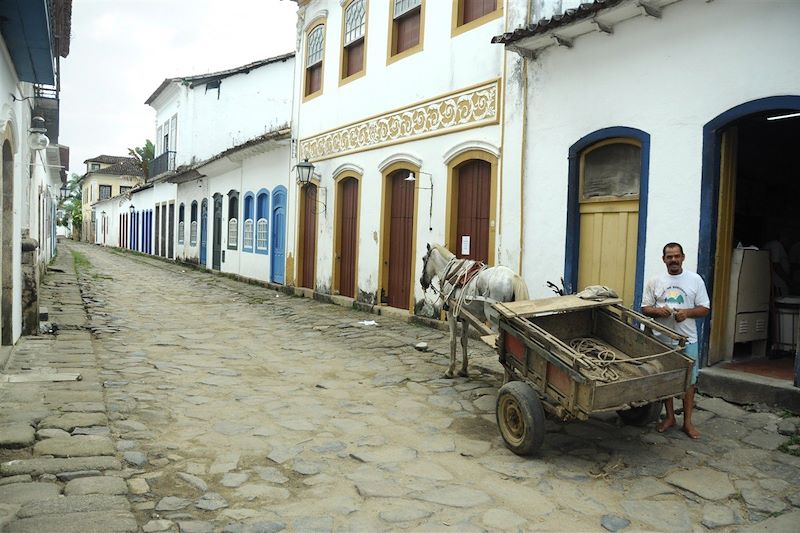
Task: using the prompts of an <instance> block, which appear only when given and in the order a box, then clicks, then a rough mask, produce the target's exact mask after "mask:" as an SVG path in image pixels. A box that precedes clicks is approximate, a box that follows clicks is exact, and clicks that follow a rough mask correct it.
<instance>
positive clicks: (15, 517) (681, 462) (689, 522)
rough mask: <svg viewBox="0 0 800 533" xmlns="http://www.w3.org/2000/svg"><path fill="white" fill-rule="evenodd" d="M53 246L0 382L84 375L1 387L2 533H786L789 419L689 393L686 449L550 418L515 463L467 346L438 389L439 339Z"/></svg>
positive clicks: (799, 463) (479, 360)
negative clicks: (465, 372)
mask: <svg viewBox="0 0 800 533" xmlns="http://www.w3.org/2000/svg"><path fill="white" fill-rule="evenodd" d="M59 250H60V251H59V254H60V255H59V258H58V260H57V265H56V266H57V268H59V269H61V270H63V272H60V273H59V272H54V273H51V274H49V275H48V278H47V281H46V283H45V288H44V290H45V291H46V292H47V294H48V296H47V298H49V299H50V300H51V301H50V302H47V303H46V304H45V305H47V306H48V307H49V308H50V314H51V321H52V322H53V323H55V324H56V325H57V326H58V328H59V330H58V331H57V333H58V334H57V335H55V336H53V335H44V336H40V337H35V338H25V339H23V340H22V341H21V342H20V343H19V344H18V346H17V347H15V348H14V351H13V352H12V354H11V357H10V359H9V362H8V364H7V366H6V369H5V375H8V376H12V375H16V376H20V375H24V374H26V373H30V372H32V371H36V370H39V371H40V372H46V371H50V372H52V371H53V370H52V369H53V368H57V370H58V371H59V372H80V373H81V375H82V377H83V379H82V381H78V382H52V383H49V382H47V383H45V382H37V383H26V382H18V383H13V382H12V383H0V435H3V438H2V439H1V440H2V441H3V446H4V449H2V450H0V459H1V460H2V465H0V476H2V477H0V526H4V527H5V528H7V529H8V531H48V530H53V529H56V528H57V529H58V530H59V531H60V532H62V533H63V532H66V531H82V532H86V531H136V530H137V529H138V530H143V531H148V532H151V531H187V532H204V531H229V532H238V531H242V532H250V531H252V532H266V531H279V530H282V529H288V530H296V531H380V530H397V529H410V530H414V531H459V532H461V531H473V530H474V531H485V530H489V531H496V530H511V531H528V530H557V531H577V530H585V531H597V530H602V529H603V528H605V529H606V530H609V531H618V530H623V529H625V530H659V531H692V530H694V531H701V530H704V529H705V528H709V529H715V528H721V529H722V530H730V529H749V528H752V529H753V530H759V531H761V530H763V531H796V530H797V527H798V524H800V509H798V507H800V488H798V487H800V457H795V456H792V455H788V454H786V453H783V452H781V451H779V450H778V449H777V448H778V447H779V446H780V445H781V444H782V443H783V442H785V441H786V440H787V439H788V437H787V436H786V434H792V433H793V432H794V431H795V430H796V426H797V424H798V419H797V418H792V417H786V416H784V417H782V416H781V415H782V413H776V412H767V411H763V412H753V411H746V410H744V409H742V408H740V407H737V406H734V405H732V404H728V403H726V402H724V401H722V400H719V399H714V398H705V397H700V398H699V399H698V407H699V411H698V412H697V416H696V420H697V423H698V429H699V430H700V431H701V432H702V435H703V437H702V439H701V440H699V441H692V440H691V439H689V438H687V437H686V436H685V435H684V434H683V433H682V432H680V431H677V430H673V431H670V432H667V433H665V434H658V433H656V432H655V430H654V429H653V428H652V427H647V428H635V427H626V426H622V425H621V424H620V423H619V421H618V419H617V418H616V416H611V415H609V416H608V417H606V418H604V419H592V420H590V421H589V422H575V423H560V422H555V421H552V420H548V421H547V428H548V432H547V435H546V437H545V442H544V446H543V448H542V451H541V453H540V454H539V455H537V456H535V457H532V458H521V457H517V456H516V455H514V454H512V453H511V452H510V451H508V450H507V449H506V448H505V446H504V444H503V441H502V439H501V438H500V436H499V433H498V431H497V427H496V423H495V415H494V406H495V397H496V393H497V389H498V387H499V386H500V384H501V382H502V376H501V368H500V366H499V364H498V363H497V362H496V356H495V354H494V353H493V352H491V351H490V350H488V349H487V348H486V347H485V346H480V343H478V342H477V341H472V343H471V347H472V353H473V354H474V355H475V356H474V358H473V360H472V364H471V366H470V371H471V374H472V375H471V377H470V378H469V379H464V378H459V379H455V380H446V379H443V378H442V376H443V373H444V370H445V368H446V363H447V353H448V350H449V349H448V347H447V338H446V335H445V333H444V332H442V331H439V330H434V329H429V328H425V327H422V326H418V325H413V324H410V323H406V322H403V321H400V320H396V319H393V318H389V317H385V316H376V315H369V314H366V313H361V312H356V311H353V310H351V309H345V308H343V307H339V306H335V305H330V304H323V303H319V302H316V301H312V300H308V299H304V298H297V297H290V296H287V295H285V294H283V293H278V292H275V291H273V290H269V289H266V288H263V287H260V286H256V285H248V284H245V283H242V282H238V281H234V280H231V279H228V278H226V277H223V276H215V275H211V274H209V273H206V272H200V271H196V270H192V269H187V268H185V267H182V266H181V265H177V264H172V263H166V262H163V261H160V260H156V259H152V258H147V257H144V256H140V255H131V254H126V253H121V252H113V251H110V250H106V249H102V248H99V247H90V246H87V245H81V244H77V243H71V242H68V243H62V244H61V245H60V248H59ZM73 256H75V257H76V266H77V268H78V280H79V283H78V284H77V285H76V284H75V277H74V274H73V272H74V271H73V270H72V268H73V267H72V259H73ZM70 279H71V280H70ZM78 285H79V288H80V294H81V296H82V300H83V304H84V306H85V309H86V310H87V312H88V321H87V322H86V323H85V327H84V320H86V319H85V317H84V316H83V315H82V314H81V309H80V305H79V304H80V301H79V299H78V298H77V289H76V286H78ZM70 287H72V289H70ZM70 290H72V291H73V292H70ZM48 291H49V292H48ZM371 320H374V321H375V322H377V324H376V325H365V324H363V323H361V322H363V321H371ZM86 328H88V330H89V331H91V335H89V334H88V333H87V331H86ZM420 342H426V343H427V344H428V345H429V350H428V351H426V352H422V351H418V350H416V349H415V345H416V344H417V343H420ZM46 366H47V367H48V368H49V369H50V370H48V369H47V368H44V367H46ZM4 428H5V429H4ZM12 429H13V432H12ZM12 436H14V437H15V438H11V437H12ZM59 461H60V462H59ZM69 461H71V463H70V462H69ZM76 472H77V473H76ZM60 494H63V496H59V495H60ZM125 496H127V500H126V498H125ZM93 527H94V529H93Z"/></svg>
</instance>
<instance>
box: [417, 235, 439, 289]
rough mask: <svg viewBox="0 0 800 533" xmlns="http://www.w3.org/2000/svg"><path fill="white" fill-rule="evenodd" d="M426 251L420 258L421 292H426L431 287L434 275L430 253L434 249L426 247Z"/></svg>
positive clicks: (429, 246)
mask: <svg viewBox="0 0 800 533" xmlns="http://www.w3.org/2000/svg"><path fill="white" fill-rule="evenodd" d="M427 247H428V250H427V251H426V252H425V255H424V256H422V275H421V276H420V277H419V284H420V285H422V289H423V290H426V291H427V290H428V288H429V287H430V286H431V281H432V280H433V276H434V275H435V274H436V270H435V269H434V268H433V264H432V261H431V260H430V258H431V252H432V251H433V250H434V248H431V245H430V244H428V245H427Z"/></svg>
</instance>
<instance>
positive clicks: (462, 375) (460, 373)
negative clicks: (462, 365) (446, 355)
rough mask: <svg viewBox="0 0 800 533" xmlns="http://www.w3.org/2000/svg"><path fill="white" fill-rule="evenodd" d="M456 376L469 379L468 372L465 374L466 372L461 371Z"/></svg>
mask: <svg viewBox="0 0 800 533" xmlns="http://www.w3.org/2000/svg"><path fill="white" fill-rule="evenodd" d="M458 375H459V377H462V378H468V377H469V372H467V371H466V370H462V371H460V372H459V373H458Z"/></svg>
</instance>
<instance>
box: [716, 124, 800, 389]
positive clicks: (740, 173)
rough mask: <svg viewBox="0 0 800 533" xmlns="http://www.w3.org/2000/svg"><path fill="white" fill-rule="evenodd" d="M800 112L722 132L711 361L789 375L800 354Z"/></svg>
mask: <svg viewBox="0 0 800 533" xmlns="http://www.w3.org/2000/svg"><path fill="white" fill-rule="evenodd" d="M798 138H800V113H798V112H797V111H795V110H791V109H773V110H767V111H757V112H754V113H751V114H748V115H744V116H741V117H739V118H737V119H735V120H733V121H731V122H730V123H728V124H726V125H725V126H724V127H723V128H721V129H720V132H719V136H718V141H719V142H718V143H717V144H718V152H717V154H718V157H719V189H718V197H717V199H718V204H717V217H716V219H717V220H716V222H717V224H716V254H715V259H714V276H713V291H712V292H713V302H712V313H713V316H712V321H711V337H710V343H709V358H708V362H709V364H715V363H720V364H721V365H722V366H723V367H724V368H729V369H732V370H741V371H744V372H748V373H753V374H758V375H762V376H767V377H772V378H777V379H785V380H792V379H794V358H795V357H796V354H797V353H798V351H800V219H798V218H797V216H796V210H797V207H796V206H797V204H798V202H800V161H798V159H797V157H796V155H795V152H794V149H793V148H794V145H795V144H796V140H797V139H798Z"/></svg>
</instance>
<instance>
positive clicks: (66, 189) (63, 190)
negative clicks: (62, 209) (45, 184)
mask: <svg viewBox="0 0 800 533" xmlns="http://www.w3.org/2000/svg"><path fill="white" fill-rule="evenodd" d="M58 190H59V192H60V193H61V196H60V198H61V199H62V200H66V199H67V197H68V195H69V187H67V184H66V183H65V184H64V185H62V186H61V188H60V189H58Z"/></svg>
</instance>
